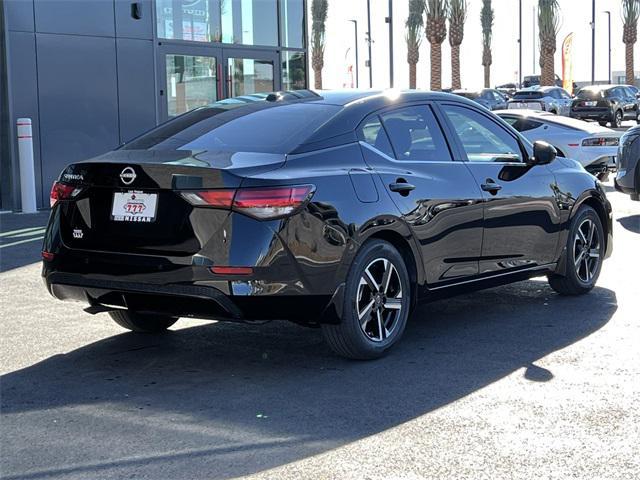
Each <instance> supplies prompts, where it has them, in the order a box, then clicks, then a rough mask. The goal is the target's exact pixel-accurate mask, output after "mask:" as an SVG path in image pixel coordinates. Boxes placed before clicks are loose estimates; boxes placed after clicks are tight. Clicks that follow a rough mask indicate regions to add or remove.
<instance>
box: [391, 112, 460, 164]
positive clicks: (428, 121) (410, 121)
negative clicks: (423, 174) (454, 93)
mask: <svg viewBox="0 0 640 480" xmlns="http://www.w3.org/2000/svg"><path fill="white" fill-rule="evenodd" d="M380 117H381V118H382V123H383V125H384V128H385V130H386V131H387V133H388V135H389V139H390V140H391V145H392V146H393V150H394V153H395V158H396V159H398V160H408V161H423V162H436V161H450V160H451V154H450V152H449V147H448V145H447V142H446V140H445V139H444V135H443V134H442V130H441V129H440V125H439V124H438V121H437V120H436V118H435V116H434V115H433V112H432V111H431V107H429V106H427V105H416V106H411V107H404V108H400V109H397V110H393V111H391V112H388V113H384V114H382V115H381V116H380Z"/></svg>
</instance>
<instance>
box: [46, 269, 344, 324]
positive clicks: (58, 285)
mask: <svg viewBox="0 0 640 480" xmlns="http://www.w3.org/2000/svg"><path fill="white" fill-rule="evenodd" d="M44 281H45V284H46V286H47V289H48V290H49V292H50V293H51V295H53V296H54V297H55V298H57V299H59V300H66V301H76V302H82V303H85V304H87V305H88V306H89V307H90V308H88V309H87V311H88V312H90V313H98V312H104V311H110V310H121V309H129V310H132V311H136V312H141V313H151V314H159V315H171V316H176V317H195V318H204V319H210V320H222V321H245V320H291V321H294V322H296V323H302V324H310V325H313V324H316V323H321V322H323V321H324V322H326V323H334V322H335V321H336V318H335V315H332V313H333V311H332V309H331V308H330V307H332V306H333V304H332V300H335V299H334V298H333V297H331V296H325V295H273V296H251V295H232V294H230V293H228V291H229V290H233V286H232V285H230V283H233V282H226V281H223V282H219V284H218V285H217V286H213V285H195V284H184V283H172V282H171V280H170V279H169V283H165V284H162V285H159V284H153V283H142V282H131V281H123V280H118V279H112V278H104V277H103V278H96V277H95V276H90V275H82V274H74V273H64V272H51V273H48V274H45V275H44Z"/></svg>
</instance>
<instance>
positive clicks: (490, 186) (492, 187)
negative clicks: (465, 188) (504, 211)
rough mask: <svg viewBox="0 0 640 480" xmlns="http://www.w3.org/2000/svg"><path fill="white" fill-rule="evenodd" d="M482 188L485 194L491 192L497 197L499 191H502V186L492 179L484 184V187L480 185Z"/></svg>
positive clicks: (488, 179)
mask: <svg viewBox="0 0 640 480" xmlns="http://www.w3.org/2000/svg"><path fill="white" fill-rule="evenodd" d="M480 188H482V190H484V191H485V192H489V193H492V194H494V195H495V194H496V193H497V192H498V190H501V189H502V185H498V184H497V183H496V182H495V181H493V180H492V179H490V178H487V180H486V183H483V184H482V185H480Z"/></svg>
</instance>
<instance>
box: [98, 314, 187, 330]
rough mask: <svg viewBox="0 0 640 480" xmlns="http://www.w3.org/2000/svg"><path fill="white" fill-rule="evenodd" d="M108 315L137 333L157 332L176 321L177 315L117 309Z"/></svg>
mask: <svg viewBox="0 0 640 480" xmlns="http://www.w3.org/2000/svg"><path fill="white" fill-rule="evenodd" d="M109 315H110V316H111V318H112V319H113V321H114V322H116V323H117V324H118V325H120V326H121V327H124V328H126V329H128V330H131V331H133V332H139V333H159V332H164V331H165V330H166V329H167V328H169V327H170V326H171V325H173V324H174V323H176V322H177V321H178V318H177V317H169V316H166V315H151V314H147V313H137V312H131V311H129V310H117V311H115V312H109Z"/></svg>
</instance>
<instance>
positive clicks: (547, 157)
mask: <svg viewBox="0 0 640 480" xmlns="http://www.w3.org/2000/svg"><path fill="white" fill-rule="evenodd" d="M557 155H558V152H557V150H556V149H555V147H554V146H553V145H549V144H548V143H547V142H542V141H540V140H538V141H537V142H534V143H533V157H532V158H530V159H529V165H547V164H548V163H551V162H553V161H554V160H555V159H556V156H557Z"/></svg>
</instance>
